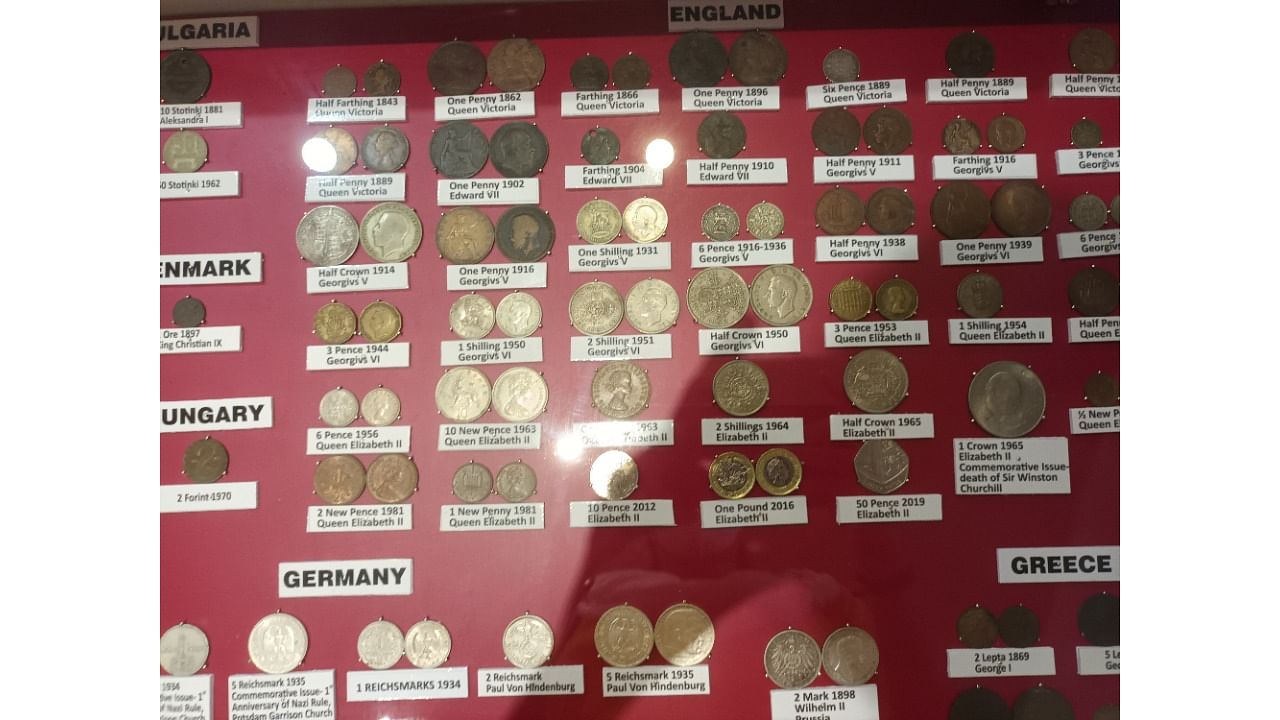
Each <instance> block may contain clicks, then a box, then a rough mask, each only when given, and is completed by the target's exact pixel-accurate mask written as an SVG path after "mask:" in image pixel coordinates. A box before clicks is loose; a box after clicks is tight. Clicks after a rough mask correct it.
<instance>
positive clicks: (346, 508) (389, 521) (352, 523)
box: [307, 503, 413, 533]
mask: <svg viewBox="0 0 1280 720" xmlns="http://www.w3.org/2000/svg"><path fill="white" fill-rule="evenodd" d="M412 529H413V505H410V504H409V503H404V504H401V505H312V506H310V507H308V508H307V532H309V533H332V532H386V531H397V530H412Z"/></svg>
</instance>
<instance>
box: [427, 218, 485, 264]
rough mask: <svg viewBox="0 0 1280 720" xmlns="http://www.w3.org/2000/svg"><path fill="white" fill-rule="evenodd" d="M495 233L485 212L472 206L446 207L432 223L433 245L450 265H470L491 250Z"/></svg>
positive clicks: (483, 257) (481, 258) (482, 258)
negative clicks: (433, 228)
mask: <svg viewBox="0 0 1280 720" xmlns="http://www.w3.org/2000/svg"><path fill="white" fill-rule="evenodd" d="M495 237H496V233H495V231H494V229H493V221H492V220H490V219H489V216H488V215H485V214H484V213H482V212H480V211H479V210H477V209H475V208H470V207H456V208H450V209H449V210H448V211H447V212H445V214H444V215H443V216H441V217H440V222H439V223H438V224H437V225H436V249H437V250H439V251H440V255H441V257H443V258H444V259H445V260H448V261H449V262H451V263H453V264H454V265H474V264H475V263H478V262H480V261H481V260H484V259H485V258H486V257H488V256H489V253H490V251H492V250H493V243H494V239H495Z"/></svg>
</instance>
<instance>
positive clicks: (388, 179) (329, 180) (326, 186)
mask: <svg viewBox="0 0 1280 720" xmlns="http://www.w3.org/2000/svg"><path fill="white" fill-rule="evenodd" d="M303 200H304V201H305V202H309V203H334V202H353V203H354V202H393V201H394V202H404V173H402V172H398V173H379V174H376V175H310V176H308V177H307V189H306V193H305V195H304V197H303Z"/></svg>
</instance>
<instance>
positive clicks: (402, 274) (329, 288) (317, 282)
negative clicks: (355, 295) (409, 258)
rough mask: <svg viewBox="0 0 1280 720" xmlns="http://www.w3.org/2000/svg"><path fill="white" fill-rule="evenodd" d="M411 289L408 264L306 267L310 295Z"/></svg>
mask: <svg viewBox="0 0 1280 720" xmlns="http://www.w3.org/2000/svg"><path fill="white" fill-rule="evenodd" d="M408 289H409V264H408V263H402V262H398V263H375V264H373V265H326V266H324V267H309V268H307V292H308V293H309V294H313V295H314V294H317V293H333V292H365V291H367V290H408Z"/></svg>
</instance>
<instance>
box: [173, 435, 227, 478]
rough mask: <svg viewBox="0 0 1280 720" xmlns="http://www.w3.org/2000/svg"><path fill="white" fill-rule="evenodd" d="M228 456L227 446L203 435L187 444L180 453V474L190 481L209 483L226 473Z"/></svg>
mask: <svg viewBox="0 0 1280 720" xmlns="http://www.w3.org/2000/svg"><path fill="white" fill-rule="evenodd" d="M229 462H230V456H229V455H228V454H227V446H225V445H223V444H222V443H220V442H218V441H217V440H214V439H213V438H211V437H208V436H205V437H203V438H200V439H199V440H196V441H195V442H193V443H191V444H190V445H188V446H187V451H186V452H184V453H183V454H182V474H183V475H186V476H187V478H188V479H189V480H191V482H197V483H211V482H217V480H218V478H220V477H222V476H223V475H226V474H227V464H228V463H229Z"/></svg>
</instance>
